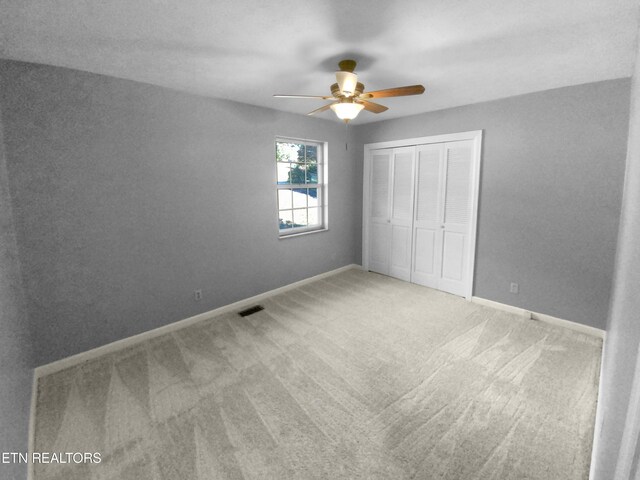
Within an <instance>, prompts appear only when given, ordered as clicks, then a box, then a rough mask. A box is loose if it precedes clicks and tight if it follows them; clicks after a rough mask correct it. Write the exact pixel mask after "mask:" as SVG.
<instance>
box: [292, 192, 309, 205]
mask: <svg viewBox="0 0 640 480" xmlns="http://www.w3.org/2000/svg"><path fill="white" fill-rule="evenodd" d="M306 206H307V189H306V188H295V189H294V190H293V208H300V207H306Z"/></svg>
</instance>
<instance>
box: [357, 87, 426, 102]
mask: <svg viewBox="0 0 640 480" xmlns="http://www.w3.org/2000/svg"><path fill="white" fill-rule="evenodd" d="M422 93H424V87H423V86H422V85H409V86H407V87H396V88H387V89H386V90H376V91H374V92H366V93H362V94H361V95H360V96H359V97H358V98H361V99H363V100H364V99H367V98H384V97H403V96H405V95H420V94H422Z"/></svg>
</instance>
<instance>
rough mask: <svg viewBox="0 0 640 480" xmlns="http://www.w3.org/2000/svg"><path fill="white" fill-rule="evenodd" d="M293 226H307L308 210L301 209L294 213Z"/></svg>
mask: <svg viewBox="0 0 640 480" xmlns="http://www.w3.org/2000/svg"><path fill="white" fill-rule="evenodd" d="M293 224H294V226H296V227H306V226H307V209H306V208H301V209H299V210H294V211H293Z"/></svg>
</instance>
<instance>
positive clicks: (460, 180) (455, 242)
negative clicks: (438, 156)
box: [439, 140, 473, 296]
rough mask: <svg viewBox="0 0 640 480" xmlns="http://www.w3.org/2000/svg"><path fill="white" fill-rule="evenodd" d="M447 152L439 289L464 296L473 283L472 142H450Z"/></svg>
mask: <svg viewBox="0 0 640 480" xmlns="http://www.w3.org/2000/svg"><path fill="white" fill-rule="evenodd" d="M444 151H445V171H444V181H443V183H444V195H443V196H442V197H441V198H442V201H443V213H442V215H443V216H442V219H443V221H442V276H441V280H440V287H439V288H440V290H444V291H445V292H449V293H453V294H455V295H462V296H464V295H465V290H466V288H467V286H468V285H469V284H470V283H471V281H472V279H471V278H470V277H471V270H470V268H469V265H468V264H469V262H468V258H467V257H468V255H469V242H470V237H471V215H472V211H473V209H472V205H473V199H472V193H473V186H472V179H473V176H472V175H473V142H472V141H470V140H465V141H461V142H449V143H446V144H445V146H444Z"/></svg>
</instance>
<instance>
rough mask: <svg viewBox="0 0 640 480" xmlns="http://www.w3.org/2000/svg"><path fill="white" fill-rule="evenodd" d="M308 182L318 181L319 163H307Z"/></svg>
mask: <svg viewBox="0 0 640 480" xmlns="http://www.w3.org/2000/svg"><path fill="white" fill-rule="evenodd" d="M307 183H318V165H317V164H311V165H307Z"/></svg>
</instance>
